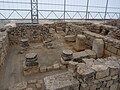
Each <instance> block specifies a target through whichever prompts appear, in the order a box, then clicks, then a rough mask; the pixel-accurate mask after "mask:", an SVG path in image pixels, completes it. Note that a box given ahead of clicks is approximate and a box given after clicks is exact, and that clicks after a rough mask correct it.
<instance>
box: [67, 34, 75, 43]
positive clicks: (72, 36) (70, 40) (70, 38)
mask: <svg viewBox="0 0 120 90" xmlns="http://www.w3.org/2000/svg"><path fill="white" fill-rule="evenodd" d="M65 40H66V41H68V42H75V40H76V36H75V35H67V36H65Z"/></svg>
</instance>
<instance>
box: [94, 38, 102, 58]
mask: <svg viewBox="0 0 120 90" xmlns="http://www.w3.org/2000/svg"><path fill="white" fill-rule="evenodd" d="M92 50H93V51H95V53H96V54H97V57H98V58H100V57H103V55H104V41H103V40H102V39H95V40H94V41H93V46H92Z"/></svg>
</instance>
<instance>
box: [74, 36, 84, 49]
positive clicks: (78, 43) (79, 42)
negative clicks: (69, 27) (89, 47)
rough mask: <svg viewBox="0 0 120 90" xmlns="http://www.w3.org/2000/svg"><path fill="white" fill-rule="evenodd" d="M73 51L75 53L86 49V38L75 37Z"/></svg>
mask: <svg viewBox="0 0 120 90" xmlns="http://www.w3.org/2000/svg"><path fill="white" fill-rule="evenodd" d="M74 49H75V50H76V51H83V50H85V49H86V37H85V36H84V35H77V37H76V43H75V46H74Z"/></svg>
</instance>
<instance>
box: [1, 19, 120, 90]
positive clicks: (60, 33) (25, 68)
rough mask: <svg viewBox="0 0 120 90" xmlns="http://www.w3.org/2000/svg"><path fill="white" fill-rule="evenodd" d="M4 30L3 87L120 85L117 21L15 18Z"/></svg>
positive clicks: (111, 88)
mask: <svg viewBox="0 0 120 90" xmlns="http://www.w3.org/2000/svg"><path fill="white" fill-rule="evenodd" d="M0 31H1V32H0V90H120V28H119V27H118V26H117V25H116V22H113V21H112V22H107V23H104V24H103V23H95V22H87V21H79V22H62V21H61V22H53V23H50V24H48V23H46V24H16V27H12V26H11V27H6V28H4V29H1V30H0Z"/></svg>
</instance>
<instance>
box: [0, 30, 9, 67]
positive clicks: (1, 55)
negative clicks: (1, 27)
mask: <svg viewBox="0 0 120 90" xmlns="http://www.w3.org/2000/svg"><path fill="white" fill-rule="evenodd" d="M8 48H9V39H8V34H7V32H6V31H4V32H0V68H2V66H3V65H4V62H5V59H6V55H7V53H8Z"/></svg>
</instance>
